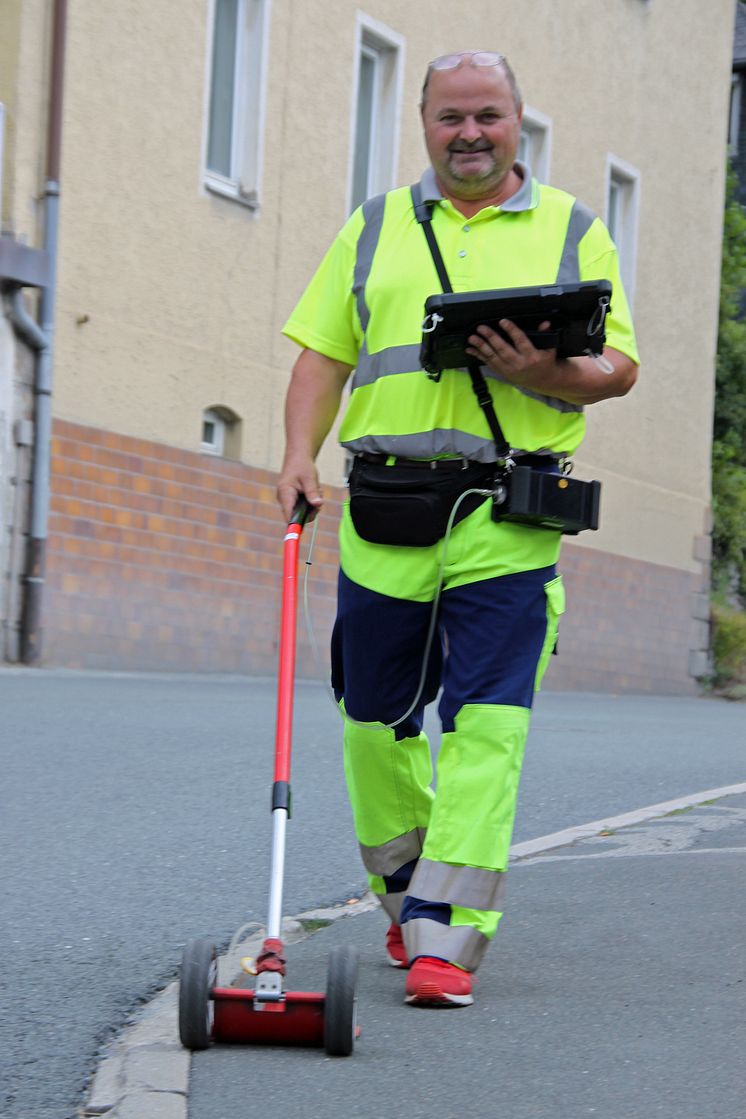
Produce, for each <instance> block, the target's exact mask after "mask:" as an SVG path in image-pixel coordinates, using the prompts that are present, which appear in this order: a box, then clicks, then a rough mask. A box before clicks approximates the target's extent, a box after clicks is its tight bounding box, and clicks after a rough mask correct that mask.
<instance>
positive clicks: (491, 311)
mask: <svg viewBox="0 0 746 1119" xmlns="http://www.w3.org/2000/svg"><path fill="white" fill-rule="evenodd" d="M610 303H611V284H610V282H609V281H608V280H585V281H582V282H581V283H576V284H550V285H545V286H539V287H526V288H503V289H500V290H497V291H473V292H465V293H462V292H446V293H442V294H438V295H431V296H429V298H428V299H427V300H426V302H425V321H424V322H423V324H422V345H421V348H420V364H421V365H422V368H423V369H425V370H426V371H427V372H428V373H430V374H439V373H440V372H442V370H444V369H461V368H463V367H465V366H466V365H467V364H468V363H469V361H470V360H473V358H471V356H470V355H469V354H467V353H466V346H467V345H468V341H467V340H468V338H469V335H471V334H474V332H475V330H476V328H477V327H478V326H480V325H486V326H489V327H491V328H492V329H493V330H494V331H495V332H496V333H497V334H499V335H500V336H501V337H502V338H504V339H505V340H506V341H510V339H509V337H508V335H507V334H506V333H505V331H503V330H502V329H501V328H500V327H499V326H498V323H499V321H500V319H510V321H511V322H514V323H515V324H516V326H519V327H520V328H521V330H523V331H525V333H526V334H527V335H528V337H529V338H530V340H531V342H532V343H533V345H534V346H536V348H537V349H541V350H547V349H553V348H554V347H556V348H557V356H558V357H561V358H565V357H577V356H580V355H581V354H587V353H591V354H600V353H601V352H602V351H603V347H604V342H605V341H606V333H605V330H604V322H605V319H606V315H607V313H608V311H609V307H610ZM543 322H549V323H550V327H549V329H548V330H546V331H540V330H539V325H540V324H541V323H543Z"/></svg>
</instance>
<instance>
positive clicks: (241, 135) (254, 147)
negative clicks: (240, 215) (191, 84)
mask: <svg viewBox="0 0 746 1119" xmlns="http://www.w3.org/2000/svg"><path fill="white" fill-rule="evenodd" d="M271 2H272V0H238V12H237V17H236V26H237V31H238V34H237V36H236V73H235V80H234V89H233V121H232V124H231V156H232V158H231V168H230V174H229V175H223V174H221V173H220V172H219V171H216V170H214V169H212V168H210V167H208V165H207V159H208V152H209V141H210V135H209V133H210V100H211V97H212V68H213V46H214V38H215V13H216V3H217V0H210V2H209V14H208V20H209V23H208V26H209V28H210V31H209V34H208V35H207V64H206V81H205V107H204V129H203V135H204V141H203V152H202V184H203V187H204V188H206V190H208V191H211V192H212V193H215V194H221V195H223V196H225V197H226V198H232V199H234V200H235V201H237V202H241V203H243V205H245V206H248V207H249V208H250V209H252V210H256V209H258V207H259V205H260V201H261V186H262V175H263V171H264V130H265V118H266V107H267V63H268V57H269V25H270V8H271Z"/></svg>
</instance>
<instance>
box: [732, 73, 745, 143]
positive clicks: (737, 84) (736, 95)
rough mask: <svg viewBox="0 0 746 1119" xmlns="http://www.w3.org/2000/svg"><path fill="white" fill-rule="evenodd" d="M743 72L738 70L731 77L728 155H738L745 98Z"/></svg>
mask: <svg viewBox="0 0 746 1119" xmlns="http://www.w3.org/2000/svg"><path fill="white" fill-rule="evenodd" d="M744 84H745V83H744V76H743V71H740V70H737V71H736V72H735V73H734V74H733V75H732V76H731V82H730V111H729V114H728V155H730V156H734V155H738V134H739V132H740V130H741V104H742V99H743V96H744V92H743V90H744Z"/></svg>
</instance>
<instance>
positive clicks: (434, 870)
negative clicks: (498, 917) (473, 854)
mask: <svg viewBox="0 0 746 1119" xmlns="http://www.w3.org/2000/svg"><path fill="white" fill-rule="evenodd" d="M408 893H410V894H411V895H412V897H415V898H421V899H422V900H423V901H441V902H447V903H448V904H450V905H459V906H461V907H462V908H464V909H481V910H491V911H493V912H495V913H500V912H502V901H503V898H504V896H505V872H504V871H499V870H484V869H482V868H481V867H475V866H453V865H452V864H451V863H440V862H433V861H432V860H431V859H420V861H419V862H418V864H417V869H416V870H415V872H414V874H413V876H412V881H411V882H410V885H409V890H408Z"/></svg>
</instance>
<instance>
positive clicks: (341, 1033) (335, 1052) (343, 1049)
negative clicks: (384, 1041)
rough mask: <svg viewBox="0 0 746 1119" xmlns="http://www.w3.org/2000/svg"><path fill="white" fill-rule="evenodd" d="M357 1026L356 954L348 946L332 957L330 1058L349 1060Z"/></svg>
mask: <svg viewBox="0 0 746 1119" xmlns="http://www.w3.org/2000/svg"><path fill="white" fill-rule="evenodd" d="M356 1023H357V952H356V950H355V949H354V948H350V947H348V946H344V947H339V948H333V949H332V951H331V953H330V955H329V966H328V969H327V981H326V1002H325V1004H324V1048H325V1049H326V1051H327V1053H328V1054H329V1056H330V1057H349V1056H350V1054H351V1053H352V1050H353V1049H354V1047H355V1026H356Z"/></svg>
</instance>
